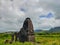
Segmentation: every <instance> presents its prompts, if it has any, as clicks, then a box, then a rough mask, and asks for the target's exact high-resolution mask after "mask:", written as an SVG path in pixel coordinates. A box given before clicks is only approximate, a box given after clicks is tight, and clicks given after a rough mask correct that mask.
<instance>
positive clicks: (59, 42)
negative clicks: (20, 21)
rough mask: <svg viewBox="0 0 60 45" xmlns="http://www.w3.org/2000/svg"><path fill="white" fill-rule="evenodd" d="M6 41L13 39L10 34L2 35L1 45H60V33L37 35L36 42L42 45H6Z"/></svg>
mask: <svg viewBox="0 0 60 45" xmlns="http://www.w3.org/2000/svg"><path fill="white" fill-rule="evenodd" d="M6 39H9V40H10V39H11V35H10V34H6V33H1V34H0V45H60V33H51V34H50V33H35V40H36V42H40V43H31V42H25V43H22V42H13V43H12V44H9V43H7V44H4V41H5V40H6Z"/></svg>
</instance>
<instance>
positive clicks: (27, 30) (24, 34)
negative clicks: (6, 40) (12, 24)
mask: <svg viewBox="0 0 60 45" xmlns="http://www.w3.org/2000/svg"><path fill="white" fill-rule="evenodd" d="M19 39H20V41H22V42H24V41H29V42H34V41H35V36H34V29H33V24H32V21H31V19H30V18H26V19H25V21H24V23H23V27H22V29H21V30H20V38H19Z"/></svg>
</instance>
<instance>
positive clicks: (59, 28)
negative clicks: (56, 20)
mask: <svg viewBox="0 0 60 45" xmlns="http://www.w3.org/2000/svg"><path fill="white" fill-rule="evenodd" d="M49 32H50V33H53V32H60V27H55V28H51V29H50V30H49Z"/></svg>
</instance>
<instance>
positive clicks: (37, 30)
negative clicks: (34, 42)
mask: <svg viewBox="0 0 60 45" xmlns="http://www.w3.org/2000/svg"><path fill="white" fill-rule="evenodd" d="M41 31H42V30H39V29H36V30H34V32H41Z"/></svg>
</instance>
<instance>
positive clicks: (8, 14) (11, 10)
mask: <svg viewBox="0 0 60 45" xmlns="http://www.w3.org/2000/svg"><path fill="white" fill-rule="evenodd" d="M49 13H51V14H49ZM48 14H49V15H48ZM26 17H30V18H31V19H32V22H33V25H34V29H50V28H52V27H57V26H60V24H59V22H60V0H0V30H1V31H8V30H11V31H12V30H13V31H14V30H19V29H20V28H21V27H22V24H23V21H24V20H25V18H26Z"/></svg>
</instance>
